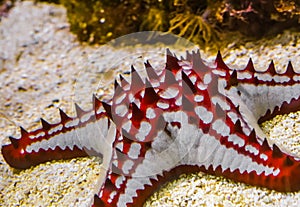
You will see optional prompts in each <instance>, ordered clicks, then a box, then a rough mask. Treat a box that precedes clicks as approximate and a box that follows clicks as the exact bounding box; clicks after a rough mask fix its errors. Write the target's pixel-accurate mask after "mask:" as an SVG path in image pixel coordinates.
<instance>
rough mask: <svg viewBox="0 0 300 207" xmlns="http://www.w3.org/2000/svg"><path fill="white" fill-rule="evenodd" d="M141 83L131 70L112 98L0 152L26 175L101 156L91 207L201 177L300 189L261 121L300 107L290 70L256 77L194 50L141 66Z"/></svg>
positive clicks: (299, 78)
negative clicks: (59, 162) (207, 60)
mask: <svg viewBox="0 0 300 207" xmlns="http://www.w3.org/2000/svg"><path fill="white" fill-rule="evenodd" d="M145 68H146V72H147V77H141V76H140V75H139V74H138V73H137V72H136V71H135V69H134V68H133V67H132V71H131V81H129V80H126V79H125V78H124V77H122V76H120V78H119V80H116V81H115V92H114V95H113V98H112V99H111V100H109V101H105V102H104V101H100V100H98V99H97V98H96V97H93V103H94V107H93V109H92V110H91V111H83V110H82V109H81V108H80V107H79V106H78V105H75V106H76V112H77V116H76V117H69V116H67V115H66V114H65V113H64V112H63V111H60V116H61V121H60V123H57V124H49V123H48V122H46V121H45V120H43V119H42V120H41V123H42V126H43V127H42V128H41V129H38V130H35V131H31V132H27V131H26V130H24V129H23V128H21V138H18V139H17V138H13V137H10V140H11V144H9V145H4V146H3V147H2V153H3V156H4V158H5V160H6V161H7V163H8V164H9V165H11V166H12V167H14V168H19V169H25V168H29V167H30V166H33V165H37V164H39V163H42V162H45V161H49V160H54V159H68V158H73V157H79V156H88V155H97V156H101V157H102V159H103V163H102V165H103V167H104V169H106V174H103V175H101V178H100V181H101V183H100V188H99V192H98V194H97V195H95V198H94V204H93V206H142V204H143V203H144V201H145V199H147V198H148V196H149V195H151V194H152V193H153V192H154V191H155V190H157V188H159V186H161V185H162V184H163V183H164V182H167V181H169V180H172V179H174V178H176V177H177V176H178V175H180V174H182V173H190V172H196V171H203V172H207V173H211V174H215V175H222V176H224V177H227V178H231V179H233V180H235V181H240V182H245V183H247V184H251V185H256V186H262V187H266V188H269V189H274V190H277V191H284V192H286V191H298V190H300V162H299V158H297V157H295V156H293V155H290V154H288V153H287V152H286V151H285V150H284V149H279V147H277V146H276V145H275V144H273V145H271V144H270V143H268V141H267V140H266V137H265V135H264V133H263V132H262V130H261V129H260V127H259V123H261V122H263V121H265V120H268V119H271V118H272V117H274V116H276V115H278V114H284V113H289V112H293V111H297V110H299V109H300V74H298V73H296V72H295V71H294V70H293V67H292V65H291V63H289V64H288V67H287V70H286V72H284V73H282V74H279V73H277V72H276V70H275V68H274V64H273V63H272V62H271V64H270V66H269V67H268V69H267V70H266V71H264V72H259V71H256V70H255V69H254V67H253V63H252V61H251V59H250V61H249V63H248V65H247V66H246V68H245V69H243V70H233V69H230V68H228V67H227V66H226V65H225V63H224V62H223V60H222V57H221V55H220V54H218V55H217V58H216V61H215V67H213V68H211V67H208V66H207V65H205V64H204V63H203V61H202V59H201V58H200V54H199V51H197V52H192V53H188V52H187V56H186V59H183V58H182V59H181V60H179V59H177V58H176V56H174V55H173V54H171V52H170V51H169V50H167V61H166V66H165V69H164V70H162V71H160V72H157V71H155V70H154V69H153V68H152V67H151V65H150V63H149V62H146V63H145Z"/></svg>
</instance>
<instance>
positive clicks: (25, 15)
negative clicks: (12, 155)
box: [0, 1, 300, 207]
mask: <svg viewBox="0 0 300 207" xmlns="http://www.w3.org/2000/svg"><path fill="white" fill-rule="evenodd" d="M299 36H300V35H299V34H298V33H293V32H290V31H287V32H284V33H283V34H281V35H278V36H277V37H275V38H273V39H270V40H262V41H258V42H253V43H247V44H246V45H241V46H236V45H235V46H234V48H230V46H229V47H228V48H227V49H226V50H224V51H222V53H223V56H224V59H225V62H226V63H228V64H229V65H231V66H232V67H237V68H242V67H244V66H245V65H246V63H247V61H248V59H249V57H251V58H252V60H253V62H254V65H255V67H256V68H260V69H265V68H266V67H267V66H268V65H269V63H270V60H272V59H273V60H274V63H275V65H276V68H277V69H278V70H285V68H286V66H287V63H288V61H289V60H291V61H292V63H293V65H294V68H295V69H297V68H299V66H300V59H299V58H297V57H299V53H300V38H299ZM173 52H175V53H176V54H179V53H180V54H184V52H185V51H183V50H182V49H181V50H180V49H174V50H173ZM163 53H164V48H162V47H150V46H145V47H130V48H129V47H124V48H113V47H111V46H109V45H106V46H101V47H100V46H93V47H91V46H85V45H82V44H80V43H79V42H78V41H77V40H76V37H75V36H74V35H72V34H71V33H70V32H69V24H68V22H67V18H66V11H65V9H64V8H63V7H60V6H57V5H51V4H40V3H38V4H34V3H33V2H31V1H25V2H19V3H17V4H16V6H15V7H14V8H13V9H12V10H11V11H10V13H9V16H8V17H7V18H3V19H2V22H0V83H1V85H0V127H1V131H0V142H2V143H8V142H9V141H8V138H7V137H8V136H9V135H14V136H19V130H18V126H23V127H24V128H25V129H29V130H30V129H33V128H37V127H40V126H41V125H40V122H39V118H40V117H43V118H45V119H46V120H48V121H49V122H54V123H55V122H58V121H59V120H60V118H59V113H58V110H57V108H58V107H59V108H62V109H63V110H64V111H66V112H67V113H68V114H71V115H74V105H73V103H74V102H77V103H79V105H80V106H82V107H83V108H84V109H90V108H91V107H92V104H91V103H92V102H91V99H92V94H93V93H96V94H97V95H98V96H100V97H102V96H103V95H104V94H107V93H108V94H109V93H112V87H111V86H112V83H113V81H114V77H116V74H118V73H122V72H128V71H129V70H130V65H131V64H134V65H137V66H136V67H137V68H142V67H141V64H140V62H143V61H145V59H150V61H151V63H152V65H153V66H154V67H159V66H161V65H162V63H163V61H164V54H163ZM141 56H142V58H141ZM202 57H203V58H204V59H205V60H206V61H208V62H213V61H214V58H215V54H213V55H212V54H205V53H203V52H202ZM298 71H300V70H298ZM299 117H300V116H299V113H294V115H287V116H285V117H278V118H277V120H275V121H274V123H267V124H266V125H267V128H269V129H266V130H267V134H270V137H274V139H275V140H276V143H279V145H285V146H286V147H287V148H293V150H294V152H295V153H297V154H298V155H299V156H300V152H299V151H300V150H299V149H300V146H299V141H300V135H299V134H300V127H299V123H300V121H299V120H300V118H299ZM278 119H284V120H289V121H285V123H288V124H292V125H293V126H296V127H295V129H294V132H293V136H292V138H291V139H288V140H287V139H286V138H285V137H286V136H285V135H284V130H278V129H280V127H282V129H285V128H286V127H287V126H289V125H287V126H282V125H280V126H278V125H276V124H278ZM295 123H296V124H295ZM297 124H298V125H297ZM274 129H275V130H274ZM282 132H283V135H282ZM278 133H281V134H280V135H278ZM286 133H288V134H289V135H290V134H291V132H290V131H288V132H286ZM276 135H278V138H276ZM272 139H273V138H272ZM100 162H101V161H100V160H99V159H96V158H93V157H91V158H78V159H72V160H67V161H56V162H51V163H45V164H41V165H38V166H36V167H32V168H30V169H28V170H23V171H20V172H19V171H16V170H13V169H12V168H10V167H9V166H8V165H7V164H6V162H5V161H4V159H3V157H2V155H0V206H88V205H89V204H90V203H91V202H92V199H93V195H94V193H95V190H97V189H95V185H96V182H97V177H98V176H99V174H100V173H101V172H102V171H101V165H100ZM146 205H148V206H295V207H296V206H300V193H299V192H296V193H278V192H275V191H270V190H266V189H262V188H256V187H253V186H247V185H245V184H241V183H235V182H232V181H230V180H226V179H223V178H221V177H215V176H210V175H205V174H203V173H199V174H193V175H189V176H184V175H183V176H181V178H180V179H179V180H177V181H175V182H173V183H169V184H168V185H167V186H166V188H164V189H163V190H161V191H160V192H159V193H157V194H155V195H154V196H153V197H152V198H151V199H150V200H149V201H148V202H147V204H146Z"/></svg>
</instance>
